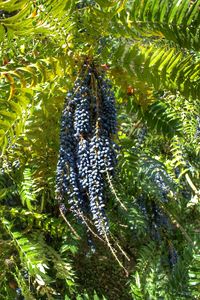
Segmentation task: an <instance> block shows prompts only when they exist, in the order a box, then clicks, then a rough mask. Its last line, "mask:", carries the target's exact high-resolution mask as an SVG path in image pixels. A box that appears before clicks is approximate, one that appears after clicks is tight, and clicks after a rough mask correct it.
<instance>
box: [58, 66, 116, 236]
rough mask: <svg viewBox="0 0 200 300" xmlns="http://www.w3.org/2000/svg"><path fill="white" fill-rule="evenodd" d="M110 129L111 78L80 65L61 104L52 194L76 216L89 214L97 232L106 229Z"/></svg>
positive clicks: (112, 149) (113, 125)
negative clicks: (106, 180) (55, 172)
mask: <svg viewBox="0 0 200 300" xmlns="http://www.w3.org/2000/svg"><path fill="white" fill-rule="evenodd" d="M115 133H116V108H115V98H114V94H113V92H112V91H111V85H110V82H109V81H108V80H107V79H105V75H104V73H103V72H100V71H98V70H97V69H96V67H95V66H91V65H88V64H85V65H84V67H83V70H82V73H81V75H80V78H79V79H78V80H77V81H76V82H75V84H74V88H73V91H72V92H69V93H68V94H67V98H66V101H65V104H64V109H63V113H62V118H61V133H60V152H59V160H58V165H57V180H56V192H57V198H58V200H59V203H60V204H62V203H65V201H66V200H67V202H68V204H69V206H70V210H71V211H72V212H73V213H74V215H75V216H76V217H77V218H78V219H80V220H82V221H84V220H85V218H84V216H85V215H87V216H90V215H91V216H92V219H93V221H94V225H95V227H96V229H97V231H98V233H99V234H101V235H104V234H106V233H107V232H108V221H107V218H106V215H105V211H104V207H105V198H104V190H105V179H106V176H107V175H108V174H109V175H111V176H112V175H113V172H114V167H115V165H116V162H117V155H116V153H117V151H116V145H115V143H114V142H113V141H112V137H113V135H114V134H115ZM61 207H63V205H62V206H61ZM63 211H64V209H63Z"/></svg>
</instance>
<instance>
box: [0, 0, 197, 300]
mask: <svg viewBox="0 0 200 300" xmlns="http://www.w3.org/2000/svg"><path fill="white" fill-rule="evenodd" d="M199 9H200V1H199V0H194V1H190V0H173V1H169V0H143V1H141V0H132V1H129V0H121V1H115V0H109V1H104V0H96V1H93V0H80V1H73V0H57V1H54V0H46V1H42V0H35V1H33V0H32V1H24V0H21V1H16V0H7V1H0V42H1V49H0V61H1V67H0V147H1V152H0V164H1V170H0V216H1V219H0V298H1V299H9V300H11V299H27V300H29V299H30V300H32V299H95V300H97V299H116V300H117V299H123V300H125V299H138V300H139V299H141V300H143V299H150V300H153V299H155V300H157V299H169V300H171V299H176V300H179V299H199V298H200V285H199V282H200V254H199V246H200V238H199V230H200V222H199V216H200V206H199V200H200V185H199V179H200V108H199V107H200V106H199V100H200V55H199V50H200V43H199V33H200V10H199ZM85 58H87V59H90V60H92V61H94V62H95V64H96V65H98V66H99V67H101V68H102V69H104V70H105V72H106V73H107V76H108V77H109V78H110V79H111V81H112V85H113V90H114V92H115V95H116V100H117V112H118V135H117V137H116V142H117V143H118V145H119V146H120V155H119V158H118V161H119V162H118V167H117V170H116V176H115V178H114V179H112V180H108V182H107V208H106V211H107V215H108V217H109V222H110V231H111V233H110V241H111V244H108V243H107V242H106V241H104V240H100V239H99V238H98V236H97V235H96V234H95V235H91V239H92V244H91V242H90V240H88V235H87V230H86V228H84V226H82V225H81V224H79V223H78V222H77V221H76V220H75V219H74V217H73V215H72V214H71V213H70V211H69V210H68V212H67V214H66V218H67V221H68V222H69V223H70V224H71V226H72V227H73V228H74V229H75V230H76V232H77V233H78V235H79V236H80V237H81V238H77V236H75V235H74V233H73V232H72V231H71V230H70V228H69V226H68V225H67V224H66V222H65V220H64V219H63V216H62V215H61V214H60V211H59V208H58V203H57V201H56V200H55V176H56V165H57V160H58V152H59V132H60V116H61V112H62V107H63V103H64V99H65V97H66V93H67V91H68V90H70V89H71V88H72V87H73V84H74V81H75V80H76V78H77V76H78V75H79V72H80V69H81V66H82V64H83V61H84V60H85ZM94 230H95V229H94Z"/></svg>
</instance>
